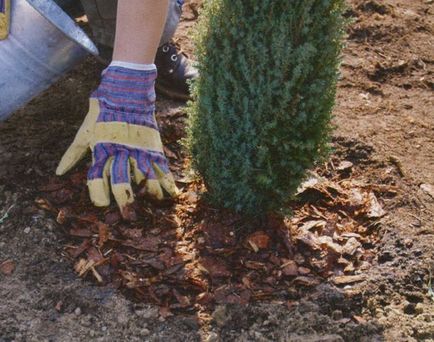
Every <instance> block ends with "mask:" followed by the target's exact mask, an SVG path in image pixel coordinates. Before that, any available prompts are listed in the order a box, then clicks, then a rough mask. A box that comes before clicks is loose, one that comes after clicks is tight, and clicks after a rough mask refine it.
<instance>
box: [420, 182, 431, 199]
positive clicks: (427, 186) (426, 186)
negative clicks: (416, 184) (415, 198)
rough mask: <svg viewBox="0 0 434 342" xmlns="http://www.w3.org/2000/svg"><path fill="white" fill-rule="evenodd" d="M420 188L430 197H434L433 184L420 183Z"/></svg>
mask: <svg viewBox="0 0 434 342" xmlns="http://www.w3.org/2000/svg"><path fill="white" fill-rule="evenodd" d="M420 188H421V190H422V191H423V192H425V193H426V194H427V195H430V196H431V197H432V198H434V186H432V185H431V184H421V185H420Z"/></svg>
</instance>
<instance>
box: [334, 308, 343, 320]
mask: <svg viewBox="0 0 434 342" xmlns="http://www.w3.org/2000/svg"><path fill="white" fill-rule="evenodd" d="M343 317H344V315H343V313H342V311H341V310H335V311H333V312H332V318H333V319H334V320H335V321H339V320H341V319H342V318H343Z"/></svg>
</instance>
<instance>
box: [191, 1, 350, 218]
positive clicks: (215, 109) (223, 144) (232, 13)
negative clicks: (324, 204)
mask: <svg viewBox="0 0 434 342" xmlns="http://www.w3.org/2000/svg"><path fill="white" fill-rule="evenodd" d="M204 3H205V4H204V9H203V12H202V19H201V20H200V22H199V24H198V29H197V33H196V37H195V45H196V53H197V58H198V67H199V71H200V77H199V79H198V80H197V81H196V82H195V83H194V85H193V101H191V102H190V104H189V108H188V112H189V129H188V138H187V145H188V147H189V149H190V152H191V155H192V161H193V167H194V168H195V169H196V170H197V171H198V172H199V173H200V174H201V175H202V177H203V179H204V181H205V184H206V185H207V188H208V194H209V197H210V199H211V200H212V201H213V202H214V203H216V204H218V205H221V206H223V207H226V208H232V209H235V210H236V211H238V212H242V213H245V214H254V215H255V214H262V213H265V212H267V211H270V210H278V209H280V208H282V207H283V206H284V205H285V204H286V203H287V202H288V200H290V197H291V195H292V194H293V193H294V192H295V191H296V189H297V187H298V186H299V185H300V183H301V182H302V180H303V178H304V176H305V174H306V171H307V169H309V168H311V167H312V166H313V165H314V163H315V161H317V160H318V159H319V158H322V157H324V156H325V155H326V154H327V152H328V146H329V137H330V132H331V124H330V120H331V111H332V108H333V105H334V101H335V91H336V82H337V79H338V68H339V62H340V53H341V48H342V42H343V34H344V26H345V19H344V18H343V11H344V0H206V1H205V2H204Z"/></svg>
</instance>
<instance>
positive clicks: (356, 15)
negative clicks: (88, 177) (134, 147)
mask: <svg viewBox="0 0 434 342" xmlns="http://www.w3.org/2000/svg"><path fill="white" fill-rule="evenodd" d="M198 2H199V1H197V0H194V1H193V0H191V1H188V2H187V4H186V11H185V14H184V20H183V22H182V23H181V27H180V29H179V30H178V35H177V38H176V40H177V43H178V44H180V45H181V46H182V47H183V49H184V50H185V51H186V52H187V53H188V54H190V55H191V56H192V57H193V55H192V53H191V51H192V47H191V42H190V41H189V38H188V37H189V29H190V28H191V27H192V26H193V25H194V23H195V21H196V18H197V8H198V6H197V3H198ZM432 6H433V3H432V1H427V0H414V1H406V0H401V1H398V0H385V1H358V0H349V7H350V8H349V10H348V12H347V15H348V16H351V17H352V19H353V23H352V24H351V26H350V28H349V30H348V35H349V39H348V44H347V47H346V49H345V51H344V58H343V65H342V79H341V81H340V84H339V91H338V101H337V106H336V108H335V124H336V131H335V133H334V138H333V145H334V148H335V152H334V154H333V156H332V157H331V159H330V161H329V162H328V163H326V164H324V165H319V166H318V168H317V170H316V173H317V174H318V175H319V176H321V177H323V179H326V180H327V181H328V182H331V184H332V187H331V188H330V187H328V188H327V187H326V189H327V192H325V190H324V188H320V189H318V188H315V187H313V188H312V187H311V188H309V189H308V190H309V191H305V192H303V193H302V195H301V200H300V202H298V203H294V206H293V207H292V209H293V210H294V216H293V218H292V219H291V220H290V221H291V222H289V223H288V222H287V226H289V227H292V228H290V231H291V232H292V234H293V241H292V247H293V252H294V253H295V256H293V257H291V256H290V255H289V254H288V251H287V245H285V243H283V242H284V238H282V235H277V233H275V234H276V235H273V232H272V231H270V230H269V227H268V226H267V225H265V226H264V225H261V224H259V223H258V224H256V223H252V222H245V221H243V222H241V223H239V221H237V220H231V216H230V215H228V214H227V213H221V212H219V211H217V210H214V209H213V208H208V207H207V206H206V203H204V202H203V201H202V200H200V198H199V199H198V198H197V194H196V192H199V191H200V184H198V183H197V182H190V181H185V179H187V178H188V177H186V176H188V174H185V173H187V171H186V170H184V169H183V168H182V166H183V156H184V154H183V152H182V151H181V148H180V145H179V142H178V140H179V139H180V138H181V137H182V136H183V134H184V133H183V123H184V120H185V116H184V114H183V104H182V103H178V102H173V101H169V100H166V99H163V98H161V97H160V99H159V102H158V113H157V116H158V118H159V122H160V125H161V127H162V132H163V139H164V142H165V144H166V147H167V149H168V151H166V152H167V155H168V156H169V157H170V161H171V164H172V166H173V169H174V171H175V174H176V177H177V179H184V181H185V182H186V183H185V184H184V185H183V190H184V194H183V196H182V197H181V199H180V200H179V201H178V202H177V203H175V204H170V203H169V204H168V206H167V207H163V208H161V207H158V206H154V205H152V204H149V203H147V204H146V205H144V206H143V205H142V206H141V210H142V211H141V212H140V215H139V221H138V222H136V223H134V224H132V226H131V227H133V226H134V225H139V224H140V225H142V229H143V230H144V231H145V230H146V232H148V231H149V233H150V234H151V235H152V236H154V237H160V238H163V237H164V238H167V245H164V246H163V247H162V245H161V244H160V245H159V246H158V248H164V251H165V253H163V254H164V255H169V254H170V253H171V251H173V252H175V250H176V252H177V253H178V254H179V253H180V250H183V251H184V252H185V251H186V253H187V252H188V253H197V255H198V256H196V254H194V255H193V260H195V258H196V257H199V258H201V265H202V266H201V267H202V272H201V275H200V276H198V278H199V279H202V280H203V281H205V282H206V283H207V285H206V291H205V292H209V293H211V294H212V295H213V296H214V297H212V296H211V298H209V302H207V301H206V300H205V301H204V300H203V297H201V298H202V301H197V297H196V296H195V295H196V294H199V295H200V293H201V291H199V290H197V293H196V292H195V293H194V296H193V293H188V291H192V290H191V288H190V287H185V288H181V287H180V283H179V281H180V280H179V279H178V278H176V279H178V280H177V281H175V282H174V279H175V278H171V277H172V276H173V275H177V274H178V273H177V272H179V269H176V268H175V269H172V271H173V273H170V272H169V273H170V274H169V275H167V277H166V278H164V277H163V280H162V281H161V282H160V283H158V286H157V288H154V290H155V291H157V296H149V295H142V296H140V291H139V292H137V291H135V290H132V289H130V290H125V286H121V288H122V289H123V290H121V291H119V290H118V289H117V287H118V286H120V285H122V284H124V283H125V279H118V281H108V280H113V279H116V278H115V277H113V274H112V273H110V269H109V270H107V267H105V266H103V267H101V268H98V271H99V272H100V273H101V274H102V275H103V277H104V280H105V281H106V283H107V284H106V285H104V286H101V285H97V283H96V281H95V278H94V277H93V276H92V275H91V274H89V275H88V276H87V277H86V278H84V279H82V278H79V277H78V275H77V274H76V273H75V272H74V268H73V266H74V264H76V263H77V261H78V260H77V259H75V260H73V258H72V257H71V253H70V252H71V251H74V250H76V249H74V248H73V247H74V246H77V245H80V243H82V242H83V240H84V239H83V237H81V238H80V237H77V236H72V235H71V228H74V224H76V225H77V224H80V222H82V221H80V220H81V219H76V218H71V217H68V215H72V214H71V212H70V211H66V213H67V214H68V215H66V216H67V217H66V219H62V218H60V219H59V217H56V216H57V213H58V210H59V209H61V208H63V209H65V208H71V203H75V202H77V203H82V204H83V205H85V206H86V205H87V206H88V207H83V208H79V210H81V209H82V213H84V212H90V213H95V215H96V216H95V217H97V218H98V220H99V219H102V218H103V219H104V220H105V221H106V222H108V223H109V225H108V226H109V229H110V232H111V233H112V234H120V235H119V236H122V235H121V232H122V231H123V230H125V229H129V228H131V227H130V226H129V225H128V224H127V223H119V222H116V223H115V222H113V221H116V219H115V216H116V214H115V211H114V210H113V209H114V207H112V208H111V209H108V210H106V211H102V210H95V209H92V208H90V205H89V202H88V200H87V198H86V193H85V190H84V187H83V181H84V180H83V176H82V174H83V171H84V170H85V169H86V163H88V161H85V162H84V163H82V165H81V167H79V168H77V171H76V172H75V173H73V174H72V175H69V176H68V177H65V178H64V179H61V180H59V179H57V178H56V177H53V173H54V169H55V167H56V165H57V162H58V160H59V159H60V157H61V155H62V153H63V152H64V150H65V149H66V147H67V146H68V144H69V143H70V142H71V140H72V138H73V136H74V134H75V132H76V130H77V129H78V127H79V125H80V124H81V121H82V119H83V115H84V113H85V112H86V109H87V108H86V107H87V98H88V95H89V93H90V92H91V90H92V89H93V88H94V87H95V86H96V84H97V82H98V77H99V73H100V71H101V69H102V66H101V65H99V64H98V63H97V62H96V61H95V60H94V59H92V58H88V59H87V60H86V61H85V62H84V63H83V64H81V65H80V66H78V67H77V68H76V69H75V70H73V71H72V72H70V73H69V74H68V75H66V76H65V77H64V78H63V79H62V80H61V81H59V82H58V83H57V84H56V85H54V86H53V87H51V88H50V89H49V90H48V91H46V92H45V93H44V94H42V95H41V96H39V97H38V98H36V99H35V100H33V101H32V102H31V103H30V104H28V105H27V106H26V107H24V108H23V109H21V110H20V111H18V112H17V113H15V114H14V115H13V116H12V117H11V118H10V119H9V120H8V121H6V122H4V123H1V124H0V135H1V141H0V155H1V163H0V189H1V191H0V218H1V220H0V298H1V300H0V341H1V342H3V341H86V340H92V341H93V340H95V341H124V340H125V341H143V340H146V341H200V340H206V341H434V297H433V296H434V294H432V296H431V297H430V295H429V287H428V283H429V279H430V276H429V270H430V268H432V269H433V272H434V264H433V261H434V259H433V246H434V224H433V221H434V189H433V188H434V155H433V151H434V132H433V130H434V114H433V96H432V93H433V70H434V67H433V63H434V50H433V44H434V39H433V32H432V31H433V13H432V12H433V7H432ZM342 162H351V163H352V164H348V163H347V164H345V163H342ZM319 176H317V178H318V177H319ZM71 183H72V184H73V186H71ZM53 184H54V185H53ZM56 184H60V187H59V188H58V189H57V188H56ZM68 184H69V185H68ZM336 184H338V185H339V186H341V187H342V188H343V189H344V190H342V193H343V194H344V195H343V194H342V193H341V194H340V193H339V191H340V190H339V191H338V190H336V188H335V187H336ZM181 185H182V184H181ZM50 187H51V188H50ZM71 189H72V190H71ZM333 189H334V190H333ZM361 189H362V190H363V191H366V194H369V193H372V194H373V195H374V196H375V198H376V199H378V206H379V207H377V206H376V207H375V208H374V209H376V210H380V209H378V208H381V209H382V210H384V214H385V215H384V216H383V213H380V214H378V212H377V213H375V212H374V213H373V212H372V211H369V210H368V211H366V210H365V209H366V203H365V204H364V205H365V207H363V206H362V207H357V206H356V207H354V206H348V203H350V204H351V203H352V202H351V201H352V199H351V197H348V196H349V195H348V194H350V193H352V194H358V192H357V191H359V193H360V191H362V190H361ZM355 190H357V191H356V192H354V191H355ZM334 191H337V192H336V193H335V192H334ZM363 191H362V192H363ZM363 194H365V192H363ZM329 195H330V196H331V199H330V198H329V201H327V198H326V199H324V196H326V197H327V196H329ZM47 200H49V201H50V203H53V206H54V209H53V208H52V209H49V210H46V209H47V202H46V201H47ZM348 201H350V202H348ZM196 202H199V204H198V205H197V203H196ZM370 203H371V207H369V206H368V209H369V208H371V209H372V202H370ZM332 204H333V205H332ZM44 207H45V209H44ZM198 208H199V209H198ZM363 208H364V209H363ZM362 209H363V210H362ZM315 210H316V212H315ZM168 213H170V215H171V216H170V218H172V217H175V216H176V215H178V216H179V219H180V220H179V221H178V220H176V222H172V221H170V220H166V225H165V226H164V222H163V219H161V217H162V216H163V214H166V216H167V214H168ZM211 213H213V214H212V215H211ZM78 214H80V213H78ZM74 215H77V213H74ZM173 215H175V216H173ZM369 215H371V216H373V217H368V216H369ZM380 216H381V217H380ZM312 220H317V221H321V220H324V221H326V224H325V225H323V224H322V223H321V222H316V223H315V224H318V226H311V228H312V227H313V228H312V230H314V231H315V234H314V235H309V236H310V238H311V239H314V242H316V240H315V238H316V237H318V236H329V237H333V241H335V242H336V241H339V243H340V244H341V245H344V244H345V243H346V242H347V241H348V240H349V239H350V237H353V240H352V241H353V242H354V241H355V240H357V241H359V242H361V245H360V246H358V245H357V252H355V253H354V254H351V253H350V254H351V255H350V254H347V255H346V259H347V260H346V261H344V260H341V262H343V264H341V266H342V265H343V266H342V267H335V268H332V269H329V268H328V267H327V266H328V265H329V264H333V265H334V264H335V263H336V260H333V258H330V256H331V255H333V254H332V253H331V250H332V249H336V248H339V246H338V247H336V246H335V245H333V244H331V243H329V242H328V245H327V248H326V249H325V250H324V246H323V245H324V244H323V243H322V244H320V245H321V246H320V247H319V248H320V249H319V250H318V251H317V252H313V250H314V251H315V249H313V250H312V248H316V246H315V243H313V242H312V241H306V240H304V239H303V236H301V235H300V232H301V231H303V229H302V228H303V225H304V224H306V223H307V224H310V223H311V222H312ZM59 222H61V223H59ZM90 226H91V225H90ZM163 226H164V227H163ZM237 227H238V229H239V227H246V228H248V231H246V232H243V231H242V232H238V231H236V229H237ZM304 227H305V228H306V225H304ZM76 228H77V227H76ZM79 228H83V227H82V226H80V227H79ZM210 228H212V229H210ZM332 228H333V229H332ZM231 229H232V230H234V231H236V234H235V235H231V234H229V235H228V236H226V235H225V232H227V231H228V230H229V231H230V230H231ZM267 229H268V230H267ZM88 230H89V232H90V233H91V237H90V238H89V241H91V242H92V241H98V238H99V237H100V236H99V235H100V234H101V231H99V234H98V231H97V232H96V233H95V232H94V231H93V230H92V227H91V228H88ZM308 230H309V229H308ZM255 231H259V232H260V233H259V236H260V237H263V235H261V234H263V233H261V232H264V231H265V233H266V234H267V235H269V236H271V243H270V245H269V246H267V247H266V248H264V249H265V250H262V251H259V252H258V253H254V252H253V251H252V246H251V245H250V246H249V245H246V244H245V241H246V238H247V237H249V236H250V237H251V235H250V234H251V233H253V232H255ZM216 232H217V233H218V232H220V233H221V234H220V235H219V234H217V236H216V235H215V234H216ZM337 233H338V235H339V236H345V235H344V234H345V233H346V234H350V235H347V238H346V240H345V239H344V240H342V241H341V240H336V239H335V237H336V235H334V234H337ZM86 234H87V233H86ZM351 234H358V235H351ZM221 236H223V239H222V240H220V239H219V237H221ZM257 236H258V233H257V235H256V237H257ZM354 237H356V238H354ZM178 239H179V243H176V241H178ZM219 241H220V242H221V246H217V247H220V248H223V250H224V249H225V248H227V247H228V245H230V246H232V245H235V246H238V247H239V248H238V249H237V252H236V253H238V254H235V256H237V257H239V256H241V257H242V259H243V262H246V261H250V263H245V265H247V266H246V269H243V268H242V267H239V264H238V263H239V260H237V259H235V260H234V257H233V256H232V257H231V256H230V255H227V254H223V255H219V252H218V251H217V252H215V253H214V252H213V251H212V249H213V248H214V247H215V246H214V245H213V244H216V243H218V242H219ZM254 241H255V242H256V244H259V245H260V244H261V243H262V242H263V240H261V239H259V240H254ZM282 241H283V242H282ZM327 241H329V240H327ZM183 243H185V245H183ZM306 243H307V244H306ZM114 247H116V248H121V249H119V250H120V251H121V252H122V253H124V254H131V255H134V257H137V258H140V257H143V258H144V257H149V255H147V254H146V253H155V252H152V251H147V252H146V253H142V254H141V252H137V251H136V250H134V249H132V248H131V246H130V247H128V246H127V247H125V246H124V247H118V246H116V245H114ZM260 247H261V246H260ZM128 248H130V249H128ZM183 248H184V249H183ZM267 248H268V249H267ZM217 249H218V248H217ZM102 250H104V249H103V248H102ZM134 253H135V254H134ZM188 253H187V254H188ZM267 253H268V254H267ZM272 253H274V254H275V255H274V256H275V258H272V259H273V260H274V261H275V263H276V265H274V266H273V267H274V268H273V267H268V266H267V267H265V270H264V268H263V267H262V266H261V265H260V267H259V269H258V262H259V263H262V262H263V263H265V264H266V265H268V264H267V263H268V262H269V260H270V258H271V256H270V254H272ZM315 253H317V254H315ZM159 256H161V254H159ZM350 256H351V257H350ZM255 258H256V259H255ZM253 259H255V260H256V262H257V263H252V261H253ZM283 259H286V264H285V263H284V264H283V267H281V266H282V260H283ZM292 259H294V260H295V261H296V262H295V263H291V262H292ZM209 260H211V261H209ZM215 260H219V262H217V266H218V267H217V266H216V261H215ZM157 261H161V260H160V259H158V260H153V262H154V263H153V265H154V267H157V268H158V267H160V266H159V264H158V263H157V264H156V263H155V262H157ZM163 261H164V260H163ZM348 261H349V263H348ZM163 264H164V262H163ZM169 265H170V263H169ZM169 265H166V264H164V265H163V266H161V267H162V269H163V270H165V272H167V267H169ZM186 265H188V263H186ZM193 265H196V264H194V263H193ZM222 265H223V266H222ZM228 265H230V266H231V267H228ZM171 266H173V265H171ZM174 266H177V265H176V263H175V264H174ZM235 266H236V267H235ZM289 266H291V267H289ZM104 267H105V268H104ZM125 267H127V266H125ZM128 267H130V266H128ZM140 267H142V266H140V265H136V268H134V270H135V271H138V272H139V271H140V272H146V271H147V270H148V268H145V267H142V268H140ZM185 267H186V268H187V266H185ZM249 267H250V268H249ZM294 267H295V268H294ZM344 267H345V270H344V269H343V268H344ZM347 267H348V268H347ZM203 268H205V269H207V271H206V272H203ZM279 269H282V270H283V273H284V275H283V276H281V277H280V276H279V275H278V272H277V270H279ZM129 270H130V271H131V269H129ZM210 270H211V272H210ZM172 271H171V272H172ZM199 273H200V272H199ZM347 276H350V277H354V276H355V277H356V278H345V277H347ZM246 277H248V278H246ZM279 277H280V278H279ZM339 277H341V278H339ZM342 277H343V278H342ZM182 279H184V280H185V278H182ZM296 279H298V280H296ZM169 280H170V281H172V283H169V282H168V281H169ZM264 284H267V285H268V287H267V286H265V285H264ZM124 285H125V284H124ZM163 285H164V286H165V287H164V286H163ZM222 286H223V288H222ZM224 286H226V287H224ZM242 286H244V288H243V290H244V291H247V292H243V293H247V294H248V296H247V295H246V296H244V295H243V294H242V293H240V292H239V290H240V289H241V288H242ZM180 288H181V290H180ZM258 288H259V289H260V290H261V291H262V292H259V290H258ZM270 288H272V289H274V290H276V289H277V290H278V291H275V292H273V293H272V295H270V292H267V291H271V290H269V289H270ZM174 289H175V290H177V291H178V293H177V294H176V295H175V294H174V291H173V290H174ZM218 289H220V290H219V291H218ZM179 291H181V293H179ZM182 291H187V293H185V292H182ZM258 294H259V296H258ZM261 294H262V295H261ZM183 295H186V296H187V297H188V296H190V297H189V300H192V301H193V302H194V303H195V305H192V306H189V305H186V303H185V298H184V297H183ZM246 298H248V299H246ZM162 299H163V300H162ZM158 300H160V301H161V300H162V302H158ZM243 300H245V301H249V304H241V303H242V302H243ZM183 302H184V306H183V305H182V304H183ZM231 302H232V304H231Z"/></svg>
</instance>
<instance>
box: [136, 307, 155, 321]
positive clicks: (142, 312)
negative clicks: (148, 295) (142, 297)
mask: <svg viewBox="0 0 434 342" xmlns="http://www.w3.org/2000/svg"><path fill="white" fill-rule="evenodd" d="M135 314H136V315H137V316H139V317H141V318H144V319H152V318H154V319H156V318H158V316H159V313H158V308H147V309H146V308H145V309H138V310H136V311H135Z"/></svg>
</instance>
